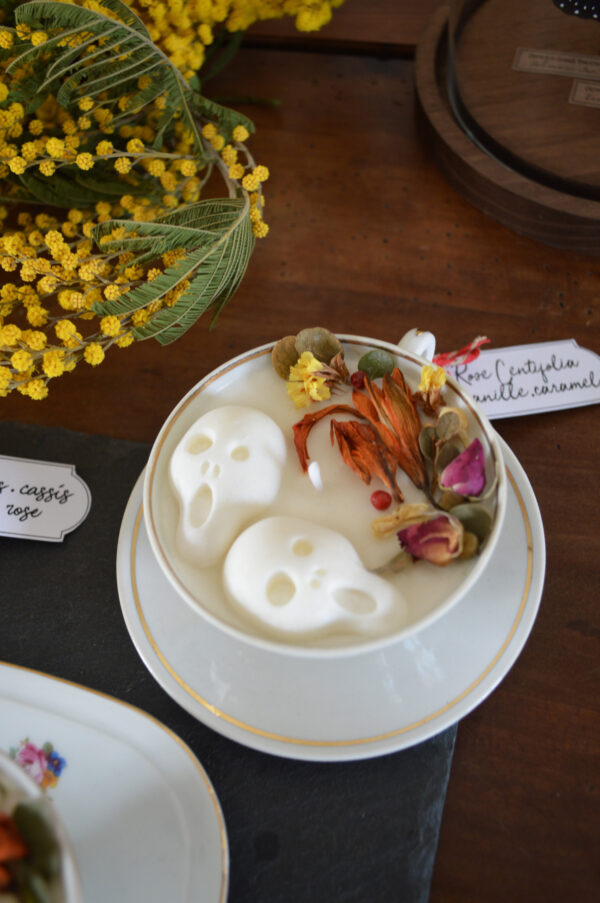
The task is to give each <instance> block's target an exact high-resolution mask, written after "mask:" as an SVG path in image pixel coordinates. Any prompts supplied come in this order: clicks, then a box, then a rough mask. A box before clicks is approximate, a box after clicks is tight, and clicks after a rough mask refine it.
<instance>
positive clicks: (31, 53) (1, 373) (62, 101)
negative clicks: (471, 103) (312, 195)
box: [0, 0, 341, 400]
mask: <svg viewBox="0 0 600 903" xmlns="http://www.w3.org/2000/svg"><path fill="white" fill-rule="evenodd" d="M340 2H341V0H337V2H336V0H333V2H327V0H262V2H259V0H189V2H186V3H184V2H183V0H170V2H169V3H168V4H167V3H164V2H154V0H125V2H122V0H101V2H97V0H75V2H73V0H54V2H46V0H32V2H25V3H23V2H19V0H0V14H1V16H2V18H1V21H2V25H1V26H0V222H1V223H2V227H1V231H0V266H1V267H2V270H3V271H4V273H6V274H7V275H6V276H5V277H4V279H5V281H4V284H3V285H2V287H1V289H0V396H3V395H7V394H8V393H9V392H11V391H13V390H15V389H16V390H17V391H19V392H21V393H22V394H23V395H25V396H28V397H29V398H32V399H36V400H39V399H42V398H45V397H46V395H47V394H48V382H49V380H50V379H52V378H55V377H58V376H60V375H62V374H64V373H67V372H70V371H72V370H73V369H74V368H75V367H76V366H77V365H78V364H79V363H80V362H84V363H87V364H89V365H91V366H97V365H98V364H100V363H101V362H102V360H104V357H105V354H106V352H107V350H108V349H109V348H111V347H118V348H125V347H127V346H128V345H130V344H131V343H132V342H134V341H136V340H144V339H148V338H154V339H156V340H157V341H158V342H160V343H161V344H168V343H170V342H173V341H175V340H176V339H177V338H178V337H179V336H181V335H182V334H183V333H184V332H185V331H186V330H187V329H189V328H190V327H191V326H192V325H193V323H194V322H195V321H196V320H197V319H198V317H199V316H200V315H201V314H202V313H204V312H205V311H211V313H212V316H213V322H214V321H216V318H217V316H218V314H219V312H220V311H221V310H222V309H223V307H224V305H225V304H226V303H227V302H228V301H229V299H230V298H231V297H232V295H233V294H234V292H235V291H236V289H237V288H238V286H239V284H240V281H241V279H242V277H243V275H244V272H245V270H246V267H247V264H248V261H249V259H250V255H251V253H252V250H253V247H254V240H255V238H263V237H264V236H265V235H266V234H267V232H268V225H267V224H266V223H265V221H264V219H263V206H264V198H263V191H262V186H263V183H264V182H265V181H266V180H267V178H268V177H269V171H268V169H267V167H266V166H263V165H257V164H256V162H255V161H254V159H253V157H252V155H251V154H250V152H249V150H248V148H247V146H246V144H245V142H246V140H247V139H248V137H249V135H250V133H251V132H252V131H253V130H254V126H253V124H252V122H251V121H250V120H249V119H247V118H246V117H244V116H242V115H241V114H239V113H237V112H235V111H234V110H231V109H228V108H226V107H223V106H221V105H219V104H217V103H215V102H214V101H212V100H210V99H208V98H207V97H206V96H204V94H203V93H202V91H201V89H202V85H201V83H200V80H199V75H198V70H199V69H200V68H201V67H204V66H207V65H208V66H209V67H210V72H213V73H214V71H216V70H217V69H218V68H219V67H222V65H223V64H224V63H225V62H227V60H228V59H229V57H230V56H231V53H232V51H233V50H234V49H235V48H236V46H237V45H238V44H239V41H240V37H241V35H242V34H243V29H245V28H247V27H248V26H249V25H250V24H252V22H254V21H256V20H257V19H261V18H272V17H274V16H282V15H293V16H294V17H295V21H296V25H297V27H298V28H300V29H302V30H311V29H315V28H319V27H320V26H321V25H323V24H325V22H327V21H328V19H329V18H330V17H331V9H332V6H336V5H339V3H340ZM201 74H202V75H204V73H203V72H202V73H201ZM213 172H214V173H217V174H219V175H220V176H221V178H222V180H223V182H224V184H225V188H226V194H227V196H226V197H224V198H203V189H204V188H205V186H206V184H207V182H208V181H209V179H210V177H211V175H212V174H213Z"/></svg>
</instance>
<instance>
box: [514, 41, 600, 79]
mask: <svg viewBox="0 0 600 903" xmlns="http://www.w3.org/2000/svg"><path fill="white" fill-rule="evenodd" d="M513 69H517V70H519V71H520V72H540V73H542V74H544V75H566V76H567V77H572V78H600V56H597V55H596V54H588V53H573V52H572V51H568V50H533V49H532V48H530V47H519V49H518V50H517V52H516V53H515V58H514V60H513Z"/></svg>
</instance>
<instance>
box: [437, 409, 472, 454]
mask: <svg viewBox="0 0 600 903" xmlns="http://www.w3.org/2000/svg"><path fill="white" fill-rule="evenodd" d="M468 430H469V421H468V419H467V415H466V414H465V412H464V411H462V410H461V409H460V408H455V407H445V408H441V409H440V412H439V417H438V422H437V425H436V432H437V435H438V436H439V438H440V439H453V438H454V437H457V438H458V439H460V441H461V442H462V444H463V445H468V444H469V433H468Z"/></svg>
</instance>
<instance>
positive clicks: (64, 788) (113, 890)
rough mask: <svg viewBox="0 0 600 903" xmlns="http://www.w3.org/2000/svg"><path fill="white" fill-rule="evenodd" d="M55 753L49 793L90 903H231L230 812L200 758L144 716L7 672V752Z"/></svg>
mask: <svg viewBox="0 0 600 903" xmlns="http://www.w3.org/2000/svg"><path fill="white" fill-rule="evenodd" d="M24 741H29V742H30V743H31V744H33V745H34V746H35V747H37V748H38V749H40V748H42V747H43V746H44V744H50V745H51V746H52V747H53V748H54V750H55V752H56V754H57V755H58V756H60V757H61V758H63V759H65V760H66V765H65V766H64V768H63V770H62V772H61V773H60V775H59V777H58V779H57V781H56V784H55V786H51V787H49V788H47V791H46V792H47V793H48V794H49V796H50V797H51V799H52V802H53V803H54V805H55V807H56V809H57V812H58V814H59V816H60V817H61V819H62V821H63V822H64V824H65V827H66V829H67V832H68V834H69V836H70V838H71V841H72V843H73V847H74V849H75V858H76V861H77V865H78V867H79V872H80V875H81V880H82V884H83V895H84V899H85V901H86V903H106V901H107V900H116V901H118V900H123V901H125V900H126V901H127V903H163V901H165V900H168V901H169V903H197V901H200V900H201V901H202V903H225V899H226V897H227V884H228V868H229V857H228V849H227V837H226V833H225V825H224V822H223V816H222V814H221V808H220V806H219V803H218V800H217V797H216V795H215V792H214V790H213V788H212V785H211V783H210V781H209V779H208V777H207V775H206V773H205V772H204V770H203V768H202V767H201V765H200V763H199V762H198V760H197V759H196V758H195V756H194V755H193V753H192V752H191V750H190V749H189V748H188V747H187V746H186V745H185V744H184V743H183V742H182V741H181V740H180V739H179V738H178V737H177V736H175V734H173V733H172V732H171V731H170V730H168V729H167V728H166V727H165V726H164V725H162V724H161V723H160V722H159V721H157V720H156V719H154V718H152V717H150V716H149V715H146V714H145V713H144V712H142V711H140V710H139V709H136V708H134V707H133V706H130V705H128V704H126V703H123V702H119V701H118V700H116V699H113V698H111V697H109V696H105V695H103V694H101V693H96V692H94V691H92V690H86V689H84V688H83V687H80V686H78V685H76V684H72V683H69V682H67V681H64V680H59V679H57V678H52V677H48V676H47V675H45V674H40V673H39V672H37V671H30V670H29V669H25V668H19V667H16V666H14V665H8V664H3V663H0V748H2V749H3V750H5V751H6V752H7V753H8V752H9V751H10V750H11V748H13V749H18V748H19V746H20V744H22V743H23V742H24Z"/></svg>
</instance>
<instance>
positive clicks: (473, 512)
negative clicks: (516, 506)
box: [451, 502, 492, 544]
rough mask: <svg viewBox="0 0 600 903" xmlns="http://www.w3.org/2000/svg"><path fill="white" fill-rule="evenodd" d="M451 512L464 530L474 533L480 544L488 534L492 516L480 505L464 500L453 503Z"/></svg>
mask: <svg viewBox="0 0 600 903" xmlns="http://www.w3.org/2000/svg"><path fill="white" fill-rule="evenodd" d="M451 513H452V514H453V515H454V517H457V518H458V519H459V521H460V522H461V524H462V525H463V527H464V528H465V530H466V531H468V532H469V533H474V534H475V536H476V537H477V539H478V540H479V543H480V544H482V543H484V542H485V540H486V539H487V538H488V536H489V535H490V531H491V529H492V517H491V515H490V513H489V511H486V509H485V508H483V507H482V506H481V505H476V504H474V503H472V502H464V504H461V505H455V506H454V508H452V511H451Z"/></svg>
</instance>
